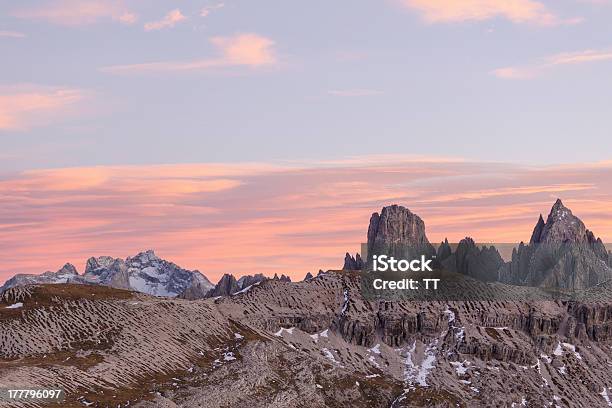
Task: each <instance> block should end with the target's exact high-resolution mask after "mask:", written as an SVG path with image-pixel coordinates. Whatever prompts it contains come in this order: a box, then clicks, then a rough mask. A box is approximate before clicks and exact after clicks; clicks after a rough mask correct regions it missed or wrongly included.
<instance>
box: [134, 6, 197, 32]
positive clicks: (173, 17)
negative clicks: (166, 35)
mask: <svg viewBox="0 0 612 408" xmlns="http://www.w3.org/2000/svg"><path fill="white" fill-rule="evenodd" d="M186 19H187V17H185V16H184V15H183V14H182V13H181V10H179V9H174V10H172V11H169V12H168V14H166V15H165V16H164V18H162V19H161V20H159V21H151V22H149V23H146V24H145V25H144V29H145V31H153V30H161V29H163V28H172V27H174V26H175V25H177V24H178V23H180V22H181V21H183V20H186Z"/></svg>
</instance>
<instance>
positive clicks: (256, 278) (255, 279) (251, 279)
mask: <svg viewBox="0 0 612 408" xmlns="http://www.w3.org/2000/svg"><path fill="white" fill-rule="evenodd" d="M283 276H284V275H283ZM266 279H267V278H266V277H265V276H264V275H263V274H262V273H258V274H256V275H253V276H251V275H244V276H243V277H241V278H240V279H238V286H239V287H240V290H242V289H245V288H247V287H249V286H252V285H254V284H256V283H259V282H263V281H265V280H266Z"/></svg>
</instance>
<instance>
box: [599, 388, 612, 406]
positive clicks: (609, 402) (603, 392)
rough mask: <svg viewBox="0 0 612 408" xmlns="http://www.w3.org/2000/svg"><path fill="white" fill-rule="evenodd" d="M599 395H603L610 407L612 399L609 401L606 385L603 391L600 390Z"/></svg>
mask: <svg viewBox="0 0 612 408" xmlns="http://www.w3.org/2000/svg"><path fill="white" fill-rule="evenodd" d="M599 395H601V396H602V397H603V399H604V400H605V401H606V403H607V404H608V406H609V407H612V401H610V396H609V395H608V389H607V388H606V387H604V389H603V391H602V392H600V393H599Z"/></svg>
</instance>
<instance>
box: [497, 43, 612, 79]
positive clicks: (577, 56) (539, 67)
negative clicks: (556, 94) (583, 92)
mask: <svg viewBox="0 0 612 408" xmlns="http://www.w3.org/2000/svg"><path fill="white" fill-rule="evenodd" d="M610 60H612V50H585V51H577V52H564V53H560V54H556V55H552V56H549V57H546V58H542V59H541V60H540V61H537V62H534V63H532V64H528V65H523V66H513V67H505V68H498V69H495V70H493V71H492V74H493V75H495V76H496V77H498V78H501V79H533V78H535V77H537V76H539V75H541V74H542V73H544V72H545V71H548V70H551V69H553V68H556V67H559V66H564V65H578V64H587V63H595V62H604V61H610Z"/></svg>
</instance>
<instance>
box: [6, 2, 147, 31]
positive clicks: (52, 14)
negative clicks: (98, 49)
mask: <svg viewBox="0 0 612 408" xmlns="http://www.w3.org/2000/svg"><path fill="white" fill-rule="evenodd" d="M12 14H13V16H15V17H18V18H24V19H31V20H43V21H47V22H49V23H53V24H60V25H68V26H79V25H88V24H94V23H97V22H99V21H100V20H102V19H111V20H115V21H119V22H121V23H124V24H133V23H135V22H136V20H137V18H136V15H135V14H133V13H131V12H130V11H129V10H128V9H127V7H126V6H125V4H124V2H123V0H53V1H47V2H46V3H44V4H42V5H40V6H37V7H33V8H25V9H18V10H16V11H14V12H13V13H12Z"/></svg>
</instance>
